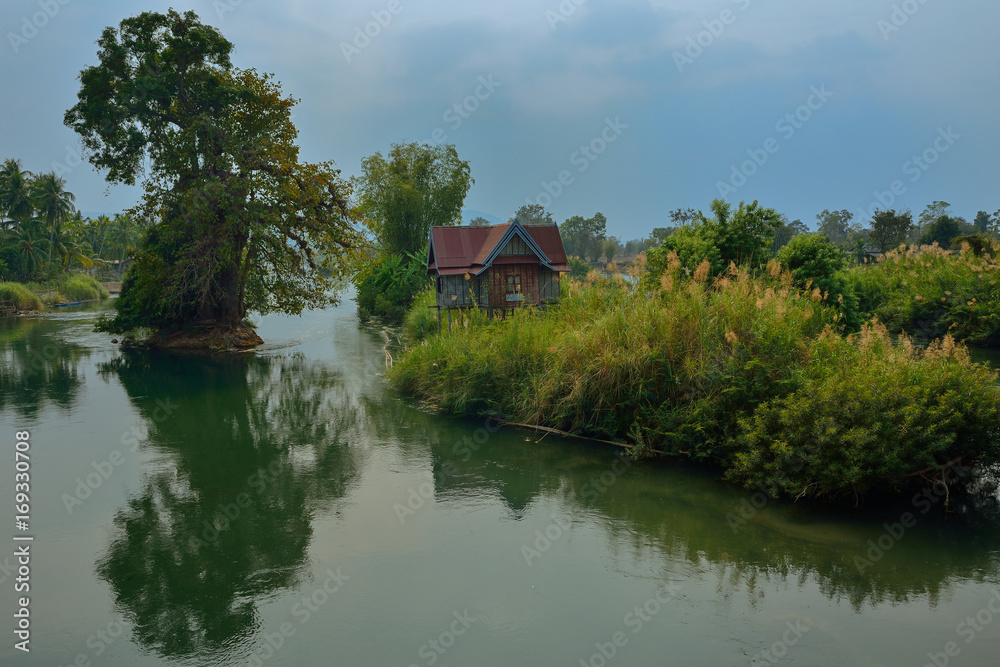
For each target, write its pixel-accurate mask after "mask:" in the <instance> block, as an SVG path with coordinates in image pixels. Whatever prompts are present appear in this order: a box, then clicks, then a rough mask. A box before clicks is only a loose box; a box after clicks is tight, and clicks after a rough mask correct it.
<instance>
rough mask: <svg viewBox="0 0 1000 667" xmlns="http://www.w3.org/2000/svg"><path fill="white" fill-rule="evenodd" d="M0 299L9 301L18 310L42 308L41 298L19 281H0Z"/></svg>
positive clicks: (43, 306)
mask: <svg viewBox="0 0 1000 667" xmlns="http://www.w3.org/2000/svg"><path fill="white" fill-rule="evenodd" d="M0 301H10V302H12V303H13V304H14V306H15V307H16V308H17V309H18V310H43V309H44V308H45V305H44V304H43V303H42V300H41V299H39V298H38V296H37V295H36V294H35V293H34V292H32V291H31V290H30V289H28V288H27V287H25V286H24V285H22V284H21V283H0Z"/></svg>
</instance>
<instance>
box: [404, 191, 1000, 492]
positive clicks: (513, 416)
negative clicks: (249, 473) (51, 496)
mask: <svg viewBox="0 0 1000 667" xmlns="http://www.w3.org/2000/svg"><path fill="white" fill-rule="evenodd" d="M712 212H713V215H712V216H711V217H708V216H705V215H703V214H700V213H699V214H696V215H695V216H692V218H691V221H690V223H689V224H687V225H685V226H684V228H683V229H681V230H677V231H675V232H673V233H671V234H669V235H667V236H666V237H665V238H664V239H663V241H662V243H661V244H660V245H659V246H657V247H655V248H652V249H650V250H649V251H648V252H646V253H644V254H643V255H641V256H640V257H639V259H638V260H637V261H636V262H635V263H633V265H632V269H631V272H632V274H633V275H634V276H635V278H636V279H635V280H631V281H629V280H625V279H623V278H622V277H620V276H615V275H612V276H607V275H606V276H603V277H602V276H600V275H598V274H597V272H591V273H590V274H589V277H588V278H587V279H586V280H585V281H578V280H572V279H571V280H567V281H564V286H563V295H562V299H561V301H560V303H559V304H558V305H557V306H555V307H552V308H549V309H547V310H544V311H533V310H532V309H530V308H529V309H524V310H522V311H520V312H518V313H517V314H516V316H515V317H514V318H512V319H511V320H508V321H505V322H500V321H492V320H488V319H487V318H486V317H484V316H482V314H481V313H477V312H475V311H473V312H471V313H469V314H468V315H467V316H466V317H465V320H464V322H465V323H466V326H462V327H457V328H456V329H454V330H453V331H452V332H451V333H447V334H440V335H438V334H437V329H436V328H435V327H431V326H427V321H426V320H427V317H426V316H423V315H421V314H420V313H419V312H418V311H419V309H418V308H414V309H413V311H411V313H410V315H409V316H408V318H407V324H408V327H407V330H408V333H409V335H410V336H411V337H412V338H411V342H412V343H413V344H412V345H411V347H410V349H408V350H407V352H406V353H405V354H404V355H403V356H402V358H401V359H400V360H397V363H396V364H395V366H394V367H393V368H392V369H391V371H390V375H389V377H390V379H391V380H392V382H393V383H394V384H395V385H396V386H398V387H399V388H401V389H403V390H404V391H406V392H408V393H410V394H413V395H416V396H420V397H422V398H423V399H425V400H427V401H428V402H430V403H431V404H433V405H435V406H437V407H438V408H439V409H441V410H443V411H446V412H448V413H451V414H456V415H467V414H486V413H490V414H498V413H499V414H502V415H504V416H505V417H507V418H508V419H510V420H512V421H516V422H522V423H531V424H537V425H542V426H547V427H551V428H556V429H560V430H563V431H567V432H571V433H579V434H583V435H588V436H591V437H597V438H601V439H614V440H619V441H626V442H629V443H630V444H632V445H633V447H634V451H636V452H637V453H639V454H642V455H646V456H667V457H672V458H679V459H690V460H694V461H698V462H702V463H708V464H711V465H716V466H719V467H720V468H721V469H722V470H723V471H724V475H725V477H726V478H727V479H729V480H731V481H733V482H734V483H738V484H741V485H743V486H746V487H747V488H753V489H759V490H763V491H765V492H766V493H768V494H770V495H773V496H788V497H793V498H824V499H831V498H844V497H847V498H850V499H852V500H855V501H857V500H858V499H861V498H863V497H864V496H866V494H872V493H880V492H883V491H886V490H896V491H899V490H902V489H905V488H907V487H908V486H909V485H911V484H916V483H921V484H922V483H927V481H928V480H931V481H938V482H943V481H944V480H945V479H946V475H947V480H948V483H949V484H950V492H951V493H953V494H955V495H960V494H961V493H962V491H963V489H964V488H966V487H967V485H968V484H972V483H973V482H972V477H970V476H968V475H965V476H960V477H957V478H956V477H953V476H952V475H951V474H952V473H953V472H954V470H955V469H956V468H957V467H958V468H960V469H961V470H963V471H975V472H976V473H978V475H976V476H975V479H977V480H982V479H983V477H984V475H985V476H989V475H996V474H997V473H998V472H1000V391H998V389H997V386H996V381H997V373H996V372H994V371H991V370H989V369H988V368H986V367H984V366H981V365H977V364H974V363H972V362H971V361H970V359H969V355H968V352H967V351H966V349H965V347H964V346H963V344H962V343H961V342H960V341H961V340H971V341H975V342H977V343H986V342H990V341H996V340H998V339H997V338H996V337H997V335H998V334H1000V294H998V293H997V291H996V290H997V287H996V282H997V280H998V279H1000V261H998V260H997V255H998V254H1000V242H995V241H993V240H992V239H991V238H989V237H987V236H984V235H978V236H977V237H976V238H975V239H974V240H975V244H973V243H972V242H970V241H969V240H968V239H966V240H964V241H963V242H962V244H961V245H960V246H959V249H958V250H956V251H954V252H950V251H945V250H943V249H942V248H941V247H940V246H938V245H931V246H924V247H906V248H902V249H900V250H894V251H890V252H889V253H887V254H886V255H885V256H884V257H883V258H882V259H881V261H872V260H869V261H864V260H863V261H861V262H860V263H853V264H851V262H850V260H851V253H850V252H849V242H848V247H846V248H845V246H844V245H843V244H841V245H838V244H837V243H834V242H833V241H832V240H831V238H830V237H829V236H827V235H826V234H808V233H805V234H798V233H796V234H792V235H790V237H789V239H788V243H787V244H786V245H784V247H781V248H779V249H778V251H777V256H776V257H775V256H774V250H775V247H774V237H775V233H776V232H777V231H778V230H779V229H781V228H782V226H783V225H784V223H783V222H782V218H781V216H780V215H779V214H777V213H776V212H775V211H774V210H773V209H767V208H763V207H761V206H760V205H759V204H757V202H753V203H751V204H747V203H741V204H740V205H739V206H738V207H735V208H734V207H732V206H730V205H728V204H727V203H725V202H722V201H716V202H714V203H713V205H712ZM896 215H898V214H896ZM910 231H912V230H907V233H909V232H910ZM849 233H850V232H848V234H849ZM845 236H846V235H845ZM956 238H957V237H956ZM699 255H700V257H699ZM865 259H867V258H865ZM920 292H924V293H925V294H920ZM918 297H920V298H918ZM942 298H943V299H944V300H943V301H942V300H941V299H942ZM930 302H933V303H930ZM420 303H422V302H421V301H419V300H418V301H417V304H420Z"/></svg>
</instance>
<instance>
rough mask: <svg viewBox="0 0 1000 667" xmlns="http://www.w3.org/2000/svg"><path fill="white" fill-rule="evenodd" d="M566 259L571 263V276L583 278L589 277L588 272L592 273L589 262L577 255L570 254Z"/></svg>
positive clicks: (577, 278)
mask: <svg viewBox="0 0 1000 667" xmlns="http://www.w3.org/2000/svg"><path fill="white" fill-rule="evenodd" d="M566 261H567V262H568V263H569V276H570V278H575V279H576V280H583V279H584V278H586V277H587V274H588V273H590V264H587V263H586V262H585V261H583V260H582V259H580V258H579V257H577V256H576V255H570V256H569V257H568V258H567V260H566Z"/></svg>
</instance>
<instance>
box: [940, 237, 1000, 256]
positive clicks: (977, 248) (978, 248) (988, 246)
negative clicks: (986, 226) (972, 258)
mask: <svg viewBox="0 0 1000 667" xmlns="http://www.w3.org/2000/svg"><path fill="white" fill-rule="evenodd" d="M996 245H997V240H996V239H994V238H993V237H991V236H987V235H986V234H968V235H966V236H956V237H955V238H953V239H952V240H951V247H952V250H963V249H964V247H965V246H968V250H971V251H972V252H973V253H974V254H975V255H976V257H982V255H983V253H984V252H988V253H991V254H995V250H994V246H996Z"/></svg>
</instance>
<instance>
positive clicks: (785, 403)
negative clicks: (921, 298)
mask: <svg viewBox="0 0 1000 667" xmlns="http://www.w3.org/2000/svg"><path fill="white" fill-rule="evenodd" d="M802 374H803V380H802V384H801V386H800V387H799V388H798V389H797V390H796V391H794V392H793V393H791V394H789V395H787V396H785V397H782V398H778V399H775V400H773V401H770V402H768V403H766V404H764V405H761V406H760V407H759V408H758V409H757V410H756V412H755V413H754V414H753V416H752V417H749V418H746V419H744V420H743V421H742V422H741V429H742V431H743V433H742V434H741V435H740V436H739V438H738V442H739V452H738V453H737V454H736V456H735V457H734V460H733V466H732V468H730V470H729V471H728V474H727V476H728V477H729V479H731V480H733V481H736V482H739V483H741V484H743V485H745V486H748V487H756V488H761V489H766V490H767V491H768V492H770V493H771V494H773V495H787V496H792V497H799V496H806V497H819V496H831V495H834V496H835V495H843V494H850V495H852V496H854V497H857V496H858V495H861V494H865V493H868V492H871V491H875V490H879V491H882V490H886V489H890V490H900V489H902V488H904V487H905V485H906V484H907V482H909V481H911V480H912V478H913V477H917V476H920V477H924V478H930V479H935V478H939V477H940V476H941V475H942V469H943V467H944V466H946V465H952V464H955V463H958V462H960V463H961V465H962V466H963V467H967V468H976V467H979V466H983V467H985V468H987V469H993V470H996V468H997V464H998V462H1000V392H998V391H997V390H996V387H995V386H993V385H994V382H995V381H996V379H997V373H996V372H995V371H990V370H988V369H987V368H986V367H984V366H975V365H972V364H970V362H969V357H968V353H967V352H966V351H965V349H964V348H961V347H956V346H955V345H954V342H953V341H952V339H951V338H950V337H949V338H945V339H944V341H943V342H935V343H934V344H932V345H931V346H930V347H929V348H927V350H925V351H922V352H921V351H918V350H914V348H913V345H912V343H910V341H909V340H908V339H906V338H903V339H902V341H901V343H900V344H899V345H894V344H893V342H892V340H891V338H890V336H889V334H888V332H887V331H886V329H885V328H884V327H882V326H880V325H877V324H876V325H874V326H871V327H868V326H866V327H864V328H863V329H862V332H861V334H860V336H859V337H857V338H852V339H845V338H841V337H839V336H836V335H833V334H828V335H824V336H821V337H820V338H819V339H818V340H817V341H815V342H814V343H813V344H812V346H811V350H810V355H809V359H808V362H807V363H806V364H805V366H804V368H803V371H802ZM918 481H919V480H918Z"/></svg>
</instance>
